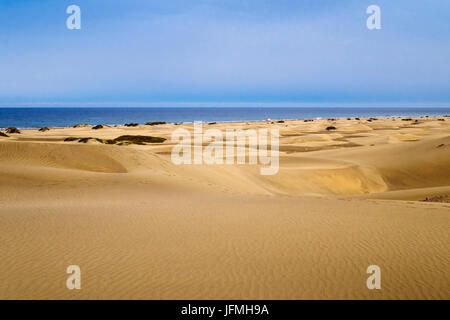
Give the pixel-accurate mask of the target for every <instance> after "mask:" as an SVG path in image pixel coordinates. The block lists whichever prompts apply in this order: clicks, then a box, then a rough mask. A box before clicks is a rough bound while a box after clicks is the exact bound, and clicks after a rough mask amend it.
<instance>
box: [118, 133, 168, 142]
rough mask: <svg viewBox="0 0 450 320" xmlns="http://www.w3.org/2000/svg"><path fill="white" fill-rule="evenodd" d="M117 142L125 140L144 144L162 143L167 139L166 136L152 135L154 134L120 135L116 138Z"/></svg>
mask: <svg viewBox="0 0 450 320" xmlns="http://www.w3.org/2000/svg"><path fill="white" fill-rule="evenodd" d="M114 141H116V142H125V143H135V144H144V143H161V142H164V141H166V139H165V138H161V137H152V136H130V135H125V136H120V137H118V138H116V139H114Z"/></svg>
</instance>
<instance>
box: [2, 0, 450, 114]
mask: <svg viewBox="0 0 450 320" xmlns="http://www.w3.org/2000/svg"><path fill="white" fill-rule="evenodd" d="M73 4H75V5H78V6H79V7H80V8H81V29H80V30H69V29H67V27H66V19H67V18H68V17H69V14H67V13H66V8H67V7H68V6H69V5H73ZM372 4H375V5H378V6H379V7H380V8H381V27H382V28H381V30H369V29H368V28H367V27H366V20H367V18H368V17H369V14H367V13H366V9H367V7H368V6H369V5H372ZM163 102H166V103H182V102H194V103H195V102H199V103H201V102H221V103H235V102H242V103H246V102H252V103H278V102H280V103H307V104H315V103H317V104H321V103H325V104H327V103H328V104H331V105H332V104H339V103H340V104H359V103H368V104H378V105H383V104H399V105H400V104H405V105H408V104H426V105H440V104H444V105H447V106H448V105H450V1H448V0H429V1H422V0H408V1H406V0H342V1H336V0H296V1H295V0H292V1H291V0H133V1H130V0H120V1H119V0H95V1H92V0H70V1H66V0H39V1H35V0H0V105H2V106H9V105H16V104H17V105H20V104H26V105H28V104H29V105H31V104H39V103H43V104H45V103H49V104H51V103H55V104H65V103H77V104H85V103H94V104H95V103H99V104H100V103H104V104H108V103H110V104H113V103H137V104H139V103H142V104H146V103H163Z"/></svg>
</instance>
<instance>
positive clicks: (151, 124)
mask: <svg viewBox="0 0 450 320" xmlns="http://www.w3.org/2000/svg"><path fill="white" fill-rule="evenodd" d="M159 124H166V122H165V121H153V122H147V123H146V124H145V125H146V126H156V125H159Z"/></svg>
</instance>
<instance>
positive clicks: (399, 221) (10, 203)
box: [0, 116, 450, 299]
mask: <svg viewBox="0 0 450 320" xmlns="http://www.w3.org/2000/svg"><path fill="white" fill-rule="evenodd" d="M180 128H181V129H185V130H187V131H188V132H192V131H193V124H178V125H177V124H155V125H144V124H139V125H136V126H123V125H120V126H106V125H105V126H103V128H100V129H97V130H93V129H92V126H90V125H86V126H82V125H81V126H78V127H77V128H73V127H70V128H49V130H45V131H39V130H38V129H23V130H20V131H21V132H20V134H18V133H10V134H7V135H8V137H2V136H0V178H1V179H0V241H1V243H2V245H1V246H0V252H1V254H0V255H1V257H2V258H1V259H0V299H450V275H449V274H448V270H450V246H449V243H450V233H449V230H450V117H448V116H447V117H446V116H427V117H425V116H423V117H385V118H382V117H376V118H354V117H352V118H335V119H326V118H324V119H299V120H286V121H253V122H251V121H250V122H228V123H225V122H217V123H211V124H207V123H205V124H204V129H217V130H220V131H225V130H226V129H244V130H245V129H264V128H270V129H278V130H279V134H280V139H279V170H278V172H277V173H276V174H274V175H267V176H265V175H261V174H260V170H259V169H260V165H250V164H231V165H230V164H213V165H207V164H202V165H195V164H192V165H186V164H182V165H176V164H174V163H173V161H172V159H171V151H172V149H173V147H174V146H175V145H176V144H177V142H176V141H173V140H172V139H171V134H172V133H173V131H174V130H177V129H180ZM125 135H132V136H136V135H139V136H152V137H161V138H165V139H166V140H165V141H164V142H158V143H148V144H142V145H141V144H123V145H120V144H119V143H110V144H108V143H107V141H113V140H114V139H116V138H117V137H121V136H125ZM82 138H91V139H85V140H84V141H85V142H80V141H79V140H80V139H82ZM69 265H78V266H80V268H81V273H82V289H81V290H68V289H67V288H66V279H67V277H68V274H67V273H66V268H67V266H69ZM370 265H378V266H379V267H380V268H381V272H382V288H381V290H368V288H367V287H366V279H367V278H368V276H369V275H368V274H367V273H366V269H367V267H368V266H370Z"/></svg>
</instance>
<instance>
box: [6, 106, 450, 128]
mask: <svg viewBox="0 0 450 320" xmlns="http://www.w3.org/2000/svg"><path fill="white" fill-rule="evenodd" d="M445 115H450V107H437V108H436V107H429V108H418V107H411V108H405V107H401V108H386V107H380V108H367V107H360V108H357V107H348V108H343V107H339V108H325V107H321V108H306V107H300V108H293V107H289V108H283V107H280V108H216V107H211V108H207V107H196V108H184V107H183V108H153V107H152V108H0V128H8V127H16V128H20V129H39V128H42V127H49V128H69V127H72V126H74V125H76V124H90V125H98V124H103V125H109V126H116V125H117V126H120V125H124V124H125V123H140V124H144V123H146V122H153V121H164V122H167V123H169V124H176V123H177V124H180V123H184V124H189V123H194V122H196V121H201V122H204V123H209V122H217V123H236V122H264V121H280V120H284V121H290V120H299V119H300V120H303V119H318V118H322V119H326V118H335V119H342V118H355V117H358V118H361V119H362V118H370V117H372V118H390V117H426V116H429V117H442V116H445ZM268 119H270V120H268Z"/></svg>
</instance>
